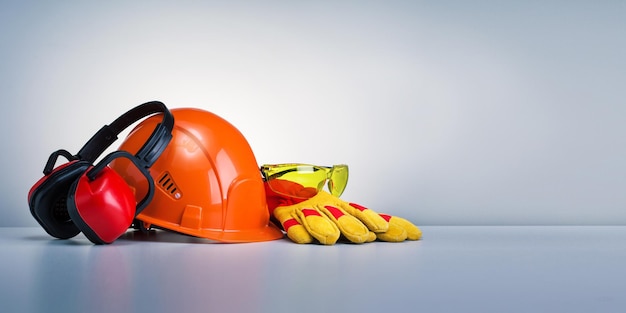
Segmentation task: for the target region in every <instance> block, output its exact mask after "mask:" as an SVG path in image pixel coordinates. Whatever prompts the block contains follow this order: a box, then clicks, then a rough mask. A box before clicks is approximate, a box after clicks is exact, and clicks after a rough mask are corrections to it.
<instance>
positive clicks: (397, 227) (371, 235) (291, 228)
mask: <svg viewBox="0 0 626 313" xmlns="http://www.w3.org/2000/svg"><path fill="white" fill-rule="evenodd" d="M295 188H297V187H295ZM300 188H302V187H300ZM266 191H267V195H268V197H267V200H268V201H267V202H268V207H269V210H270V213H272V216H273V217H275V218H276V219H277V220H278V221H279V222H280V224H281V225H282V226H283V229H284V230H285V231H286V232H287V236H288V237H289V238H290V239H291V240H292V241H294V242H296V243H311V242H313V241H314V240H317V241H319V242H320V243H322V244H325V245H332V244H334V243H335V242H337V240H338V239H339V237H340V235H343V236H344V237H345V238H346V239H348V240H349V241H351V242H353V243H364V242H370V241H374V240H376V239H379V240H382V241H392V242H400V241H404V240H406V239H409V240H418V239H420V237H421V231H420V230H419V229H418V228H417V227H416V226H415V225H413V224H412V223H411V222H409V221H407V220H405V219H403V218H400V217H396V216H390V215H386V214H378V213H376V212H374V211H372V210H370V209H367V208H365V207H363V206H360V205H358V204H354V203H347V202H345V201H343V200H341V199H339V198H337V197H335V196H332V195H330V194H329V193H327V192H325V191H320V192H319V193H317V194H316V195H314V196H312V197H310V198H309V199H297V198H292V197H288V196H282V195H279V194H276V193H274V192H273V191H272V190H271V189H270V188H266ZM301 191H302V193H300V194H303V193H305V194H308V195H309V196H310V195H311V194H313V193H311V192H309V191H308V190H305V189H302V190H301Z"/></svg>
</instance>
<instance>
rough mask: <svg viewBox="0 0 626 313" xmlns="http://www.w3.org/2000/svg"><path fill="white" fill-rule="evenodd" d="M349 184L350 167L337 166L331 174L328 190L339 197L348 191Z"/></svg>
mask: <svg viewBox="0 0 626 313" xmlns="http://www.w3.org/2000/svg"><path fill="white" fill-rule="evenodd" d="M347 184H348V166H347V165H335V166H334V167H333V170H332V172H331V174H330V179H329V181H328V190H330V193H331V194H332V195H333V196H335V197H339V196H341V194H342V193H343V191H344V190H345V189H346V185H347Z"/></svg>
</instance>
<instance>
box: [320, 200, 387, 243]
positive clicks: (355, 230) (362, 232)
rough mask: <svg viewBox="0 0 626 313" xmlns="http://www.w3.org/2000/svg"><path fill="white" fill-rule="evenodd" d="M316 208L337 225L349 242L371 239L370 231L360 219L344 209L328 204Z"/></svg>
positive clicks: (361, 241) (362, 241)
mask: <svg viewBox="0 0 626 313" xmlns="http://www.w3.org/2000/svg"><path fill="white" fill-rule="evenodd" d="M318 209H319V210H320V211H322V212H324V214H326V216H328V218H329V219H330V220H332V221H333V222H334V223H335V224H336V225H337V227H338V228H339V230H340V231H341V234H342V235H343V236H344V237H346V238H347V239H348V240H350V241H351V242H353V243H364V242H368V241H373V239H372V233H371V232H370V231H369V229H368V228H367V227H366V226H365V225H364V224H363V223H361V221H360V220H358V219H357V218H355V217H354V216H352V215H350V214H348V213H347V212H345V211H344V210H342V209H340V208H337V207H334V206H330V205H326V206H320V207H318ZM375 238H376V237H375V236H374V239H375Z"/></svg>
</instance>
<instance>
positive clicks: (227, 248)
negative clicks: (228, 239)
mask: <svg viewBox="0 0 626 313" xmlns="http://www.w3.org/2000/svg"><path fill="white" fill-rule="evenodd" d="M422 230H423V232H424V239H423V240H421V241H418V242H405V243H400V244H392V243H383V242H375V243H369V244H363V245H353V244H337V245H335V246H320V245H297V244H293V243H291V242H289V241H288V240H286V239H285V240H278V241H272V242H263V243H251V244H219V243H215V242H209V241H205V240H202V239H197V238H192V237H187V236H182V235H178V234H173V233H168V232H163V231H159V232H154V233H151V234H148V235H146V234H141V233H135V232H129V233H127V234H126V235H125V236H123V237H122V238H120V239H119V240H118V241H116V242H115V243H114V244H112V245H107V246H93V245H91V244H90V243H89V242H88V241H87V240H86V239H85V238H84V237H83V236H82V235H81V236H79V237H76V238H75V239H72V240H53V239H52V238H50V237H49V236H48V235H47V234H45V232H44V231H43V230H41V229H39V228H0V255H1V259H0V263H1V266H0V274H1V276H0V277H2V280H0V281H1V282H0V306H1V308H2V310H1V311H2V312H568V313H571V312H623V309H624V308H626V297H624V292H625V291H626V270H624V269H625V268H626V267H625V264H626V263H625V261H626V227H591V226H586V227H566V226H560V227H539V226H521V227H493V226H491V227H477V226H468V227H434V226H431V227H422Z"/></svg>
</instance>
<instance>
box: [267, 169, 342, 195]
mask: <svg viewBox="0 0 626 313" xmlns="http://www.w3.org/2000/svg"><path fill="white" fill-rule="evenodd" d="M263 170H264V173H265V176H266V179H267V183H268V184H269V186H270V188H272V190H273V191H275V192H277V193H281V194H284V195H288V196H292V197H303V194H306V195H307V196H306V197H310V196H311V193H312V192H317V191H320V190H321V189H322V188H323V187H324V184H325V183H326V178H327V177H328V173H329V172H330V169H326V168H323V167H318V166H313V165H302V164H284V165H276V166H268V167H265V168H264V169H263Z"/></svg>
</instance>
